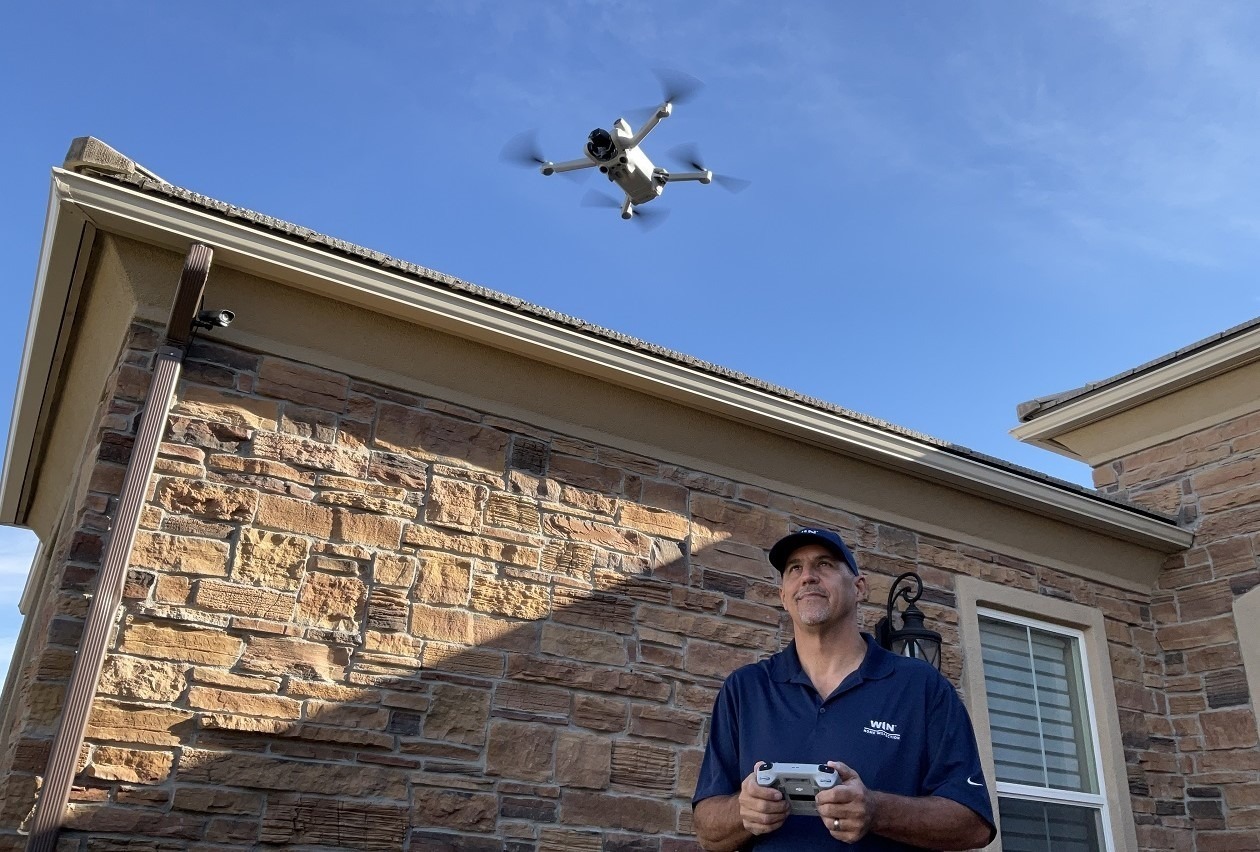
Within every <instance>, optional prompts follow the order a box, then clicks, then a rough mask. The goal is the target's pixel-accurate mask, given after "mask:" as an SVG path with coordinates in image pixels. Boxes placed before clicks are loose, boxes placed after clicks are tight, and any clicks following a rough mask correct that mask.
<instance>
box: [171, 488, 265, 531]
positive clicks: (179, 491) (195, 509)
mask: <svg viewBox="0 0 1260 852" xmlns="http://www.w3.org/2000/svg"><path fill="white" fill-rule="evenodd" d="M154 501H155V502H156V503H157V504H158V505H159V506H161V507H162V508H163V509H165V510H166V511H168V512H174V513H177V514H181V515H193V516H195V517H198V518H212V519H214V520H219V521H248V520H250V519H251V518H253V517H254V509H255V508H256V507H257V505H258V492H257V491H254V490H252V489H249V488H236V487H233V486H230V485H220V484H218V483H214V482H204V481H201V480H194V479H163V480H160V481H159V482H158V486H157V490H156V492H155V494H154Z"/></svg>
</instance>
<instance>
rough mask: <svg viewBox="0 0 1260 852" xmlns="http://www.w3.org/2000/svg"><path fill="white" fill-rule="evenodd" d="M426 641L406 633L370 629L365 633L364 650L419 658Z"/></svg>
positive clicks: (405, 657)
mask: <svg viewBox="0 0 1260 852" xmlns="http://www.w3.org/2000/svg"><path fill="white" fill-rule="evenodd" d="M423 648H424V643H423V642H421V641H420V640H419V639H417V638H415V637H413V636H408V635H407V634H406V633H382V632H380V631H378V630H368V631H366V632H365V633H364V635H363V650H365V651H374V652H376V653H378V654H390V655H392V656H395V657H402V658H404V659H407V660H419V658H420V653H421V651H422V650H423Z"/></svg>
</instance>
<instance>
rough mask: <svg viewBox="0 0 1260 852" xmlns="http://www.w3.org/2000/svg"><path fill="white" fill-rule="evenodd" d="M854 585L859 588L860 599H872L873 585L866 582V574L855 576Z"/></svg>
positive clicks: (858, 595)
mask: <svg viewBox="0 0 1260 852" xmlns="http://www.w3.org/2000/svg"><path fill="white" fill-rule="evenodd" d="M853 585H854V587H855V588H856V589H857V598H858V600H859V601H863V602H865V601H867V600H869V599H870V594H871V587H870V586H869V585H868V584H867V582H866V575H865V574H858V575H857V576H856V577H854V578H853Z"/></svg>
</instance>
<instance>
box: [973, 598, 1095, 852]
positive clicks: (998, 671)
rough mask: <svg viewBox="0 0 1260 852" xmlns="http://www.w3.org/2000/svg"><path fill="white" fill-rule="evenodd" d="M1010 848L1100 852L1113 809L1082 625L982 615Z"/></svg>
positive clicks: (1001, 810) (988, 697)
mask: <svg viewBox="0 0 1260 852" xmlns="http://www.w3.org/2000/svg"><path fill="white" fill-rule="evenodd" d="M977 615H978V621H979V627H980V646H981V649H982V658H983V661H984V687H985V702H986V704H987V705H988V709H989V735H990V737H991V739H992V743H993V768H994V774H995V780H996V782H997V792H998V814H999V817H1000V822H1001V830H1002V848H1003V850H1005V852H1101V850H1104V849H1106V848H1108V847H1107V846H1106V845H1104V842H1103V832H1102V825H1103V822H1104V818H1105V811H1106V807H1107V801H1106V799H1105V798H1104V797H1103V796H1102V795H1101V792H1100V791H1101V783H1100V779H1099V777H1098V771H1097V761H1096V760H1095V755H1096V754H1097V746H1096V745H1095V743H1094V735H1093V731H1094V727H1095V725H1094V723H1093V710H1092V707H1091V703H1090V701H1089V693H1088V692H1087V691H1086V688H1085V684H1086V682H1087V679H1086V677H1085V674H1084V671H1083V668H1084V665H1085V661H1084V657H1083V655H1082V654H1081V642H1080V631H1073V630H1067V629H1065V628H1061V627H1051V626H1049V625H1042V624H1038V623H1037V622H1034V621H1031V620H1029V619H1024V618H1019V617H1017V616H1012V615H1009V614H1005V613H998V612H994V611H992V610H983V609H982V610H979V611H978V612H977Z"/></svg>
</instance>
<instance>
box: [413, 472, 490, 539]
mask: <svg viewBox="0 0 1260 852" xmlns="http://www.w3.org/2000/svg"><path fill="white" fill-rule="evenodd" d="M489 498H490V489H488V488H487V487H486V486H484V485H476V484H473V483H471V482H462V481H460V480H457V479H438V478H436V477H435V478H434V479H433V482H432V484H431V485H430V487H429V494H428V497H426V498H425V504H424V520H425V522H426V523H429V524H432V525H434V526H438V527H445V528H449V529H457V530H463V531H464V532H477V531H478V530H479V529H481V521H482V512H483V511H484V510H485V508H486V503H487V502H488V500H489Z"/></svg>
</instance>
